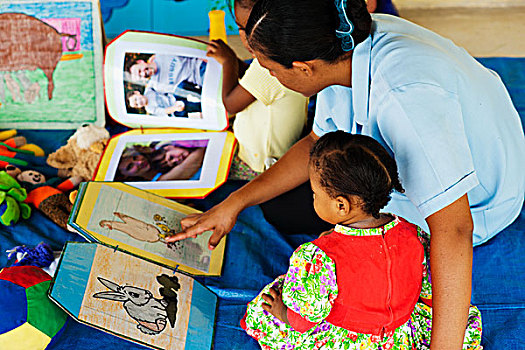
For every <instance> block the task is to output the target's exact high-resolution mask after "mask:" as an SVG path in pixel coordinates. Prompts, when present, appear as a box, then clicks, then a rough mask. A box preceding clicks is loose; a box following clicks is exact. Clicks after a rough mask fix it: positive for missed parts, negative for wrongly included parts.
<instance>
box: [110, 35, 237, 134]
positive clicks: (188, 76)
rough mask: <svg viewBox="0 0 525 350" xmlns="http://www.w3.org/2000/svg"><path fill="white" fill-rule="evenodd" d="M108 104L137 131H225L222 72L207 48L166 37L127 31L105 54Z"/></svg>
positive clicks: (112, 43)
mask: <svg viewBox="0 0 525 350" xmlns="http://www.w3.org/2000/svg"><path fill="white" fill-rule="evenodd" d="M104 83H105V94H106V104H107V107H108V112H109V114H110V116H111V117H112V118H113V119H115V120H116V121H117V122H119V123H120V124H124V125H126V126H129V127H132V128H138V127H172V128H191V129H205V130H224V129H226V128H227V127H228V117H227V114H226V110H225V108H224V105H223V103H222V92H221V89H222V66H221V65H220V64H219V63H218V62H217V61H216V60H215V59H213V58H210V57H207V56H206V43H204V42H201V41H197V40H194V39H190V38H184V37H178V36H173V35H167V34H158V33H146V32H136V31H126V32H124V33H123V34H122V35H120V36H119V37H117V38H116V39H115V40H113V41H112V42H111V43H110V44H109V45H108V46H107V49H106V56H105V61H104Z"/></svg>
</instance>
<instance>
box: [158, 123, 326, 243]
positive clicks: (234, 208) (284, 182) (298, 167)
mask: <svg viewBox="0 0 525 350" xmlns="http://www.w3.org/2000/svg"><path fill="white" fill-rule="evenodd" d="M317 139H318V137H317V135H315V134H314V133H313V132H312V133H310V134H309V135H307V136H306V137H304V138H303V139H301V140H300V141H298V142H297V143H296V144H295V145H294V146H293V147H292V148H290V150H289V151H288V152H287V153H286V154H285V155H284V156H283V157H282V158H281V159H279V161H278V162H277V163H275V164H274V165H273V166H272V167H271V168H270V169H268V170H267V171H265V172H264V173H262V174H261V175H259V176H257V177H256V178H255V179H254V180H252V181H250V182H249V183H247V184H246V185H244V186H243V187H241V188H240V189H238V190H237V191H235V192H233V193H232V194H230V195H229V196H228V197H227V198H226V199H225V200H224V201H223V202H221V203H219V204H217V205H216V206H215V207H213V208H211V209H210V210H208V211H207V212H205V213H202V214H196V215H190V216H188V217H186V218H184V219H183V220H182V222H181V225H182V228H183V230H182V231H181V232H180V233H178V234H177V235H175V236H172V237H170V238H169V239H167V240H169V241H177V240H180V239H184V238H188V237H194V236H196V235H199V234H201V233H203V232H204V231H209V230H212V231H213V235H212V236H211V237H210V240H209V247H210V249H213V248H214V247H215V246H216V245H217V244H218V243H219V241H220V240H221V239H222V237H224V236H225V235H226V234H227V233H228V232H230V231H231V229H232V228H233V226H234V225H235V221H236V220H237V216H238V215H239V213H240V212H241V211H242V210H243V209H245V208H247V207H249V206H252V205H255V204H259V203H262V202H265V201H267V200H270V199H272V198H274V197H277V196H278V195H280V194H282V193H284V192H287V191H289V190H291V189H293V188H295V187H297V186H299V185H300V184H302V183H304V182H306V181H307V180H308V160H309V155H310V149H311V148H312V146H313V144H314V143H315V141H316V140H317Z"/></svg>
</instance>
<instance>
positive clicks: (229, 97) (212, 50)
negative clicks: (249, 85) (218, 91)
mask: <svg viewBox="0 0 525 350" xmlns="http://www.w3.org/2000/svg"><path fill="white" fill-rule="evenodd" d="M206 55H207V56H208V57H213V58H215V59H216V60H217V61H218V62H219V63H220V64H222V74H223V78H222V102H223V103H224V107H225V108H226V111H227V112H228V113H229V114H235V113H238V112H240V111H242V110H243V109H245V108H246V107H248V106H249V105H250V104H251V103H252V102H253V101H255V97H253V95H252V94H250V93H249V92H248V91H247V90H246V89H244V88H243V87H242V86H240V85H239V77H240V73H241V72H243V71H244V70H245V67H246V66H244V65H245V63H244V62H242V61H241V60H239V59H238V58H237V55H236V54H235V52H233V50H232V49H231V48H230V47H229V46H228V45H227V44H226V43H224V42H223V41H222V40H213V41H212V42H211V43H210V44H209V45H208V52H207V54H206Z"/></svg>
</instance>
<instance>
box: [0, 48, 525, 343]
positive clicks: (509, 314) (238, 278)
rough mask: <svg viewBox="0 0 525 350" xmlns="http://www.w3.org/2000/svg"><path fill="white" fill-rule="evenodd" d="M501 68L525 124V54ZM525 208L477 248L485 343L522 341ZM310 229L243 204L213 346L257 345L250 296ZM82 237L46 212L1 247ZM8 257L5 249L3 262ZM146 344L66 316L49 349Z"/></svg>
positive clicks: (229, 186)
mask: <svg viewBox="0 0 525 350" xmlns="http://www.w3.org/2000/svg"><path fill="white" fill-rule="evenodd" d="M480 61H481V62H482V63H483V64H484V65H485V66H487V67H489V68H492V69H494V70H495V71H497V72H498V73H499V74H500V75H501V77H502V79H503V81H504V82H505V83H506V85H507V86H508V88H509V92H510V94H511V97H512V98H513V100H514V103H515V105H516V107H517V108H518V111H519V112H520V115H521V116H522V122H523V123H524V124H525V59H523V58H488V59H480ZM22 134H24V135H26V136H27V137H28V139H29V140H30V141H31V142H34V143H37V144H39V145H41V146H44V148H45V149H46V150H47V151H52V150H54V149H56V148H58V147H59V146H60V145H62V144H65V141H66V140H67V138H68V137H69V135H70V134H71V133H70V132H59V133H56V132H43V131H38V132H36V131H35V132H32V131H26V132H23V133H22ZM241 185H242V182H228V183H226V184H225V185H223V186H222V187H221V188H219V189H218V190H216V191H215V192H213V193H212V194H210V195H209V196H208V197H207V198H206V199H204V200H199V201H196V203H195V204H196V206H197V207H198V208H199V209H202V210H206V209H208V208H210V207H211V206H212V205H214V204H215V203H218V202H219V201H221V200H222V199H223V198H225V197H226V196H227V195H228V194H229V193H231V192H232V191H233V190H235V189H236V188H238V187H239V186H241ZM524 233H525V211H523V212H522V213H521V215H520V216H519V218H518V219H517V220H516V221H515V222H514V223H513V224H512V225H511V226H510V227H509V228H507V229H506V230H505V231H503V232H502V233H500V234H498V235H497V236H496V237H495V238H493V239H492V240H490V241H489V242H487V243H485V244H484V245H482V246H479V247H476V248H475V249H474V269H473V292H472V302H473V303H474V304H476V305H477V306H478V307H479V308H480V310H481V312H482V317H483V345H484V346H485V349H487V350H495V349H523V348H524V345H523V339H525V328H524V327H523V323H524V321H525V279H524V278H523V276H524V271H525V259H524V257H525V235H524ZM312 238H313V237H309V236H307V235H294V236H283V235H281V234H280V233H279V232H277V231H276V230H275V228H273V227H272V226H271V225H270V224H268V223H267V222H266V221H265V220H264V217H263V215H262V212H261V210H260V208H259V207H258V206H255V207H251V208H248V209H246V210H244V211H243V212H242V213H241V214H240V216H239V220H238V222H237V224H236V226H235V227H234V229H233V230H232V232H231V233H230V234H229V235H228V237H227V245H226V254H225V263H224V270H223V275H222V276H221V277H216V278H199V280H200V281H201V282H203V283H204V284H205V285H207V286H208V287H209V288H210V289H211V290H212V291H214V292H215V293H216V294H217V295H218V296H219V305H218V311H217V323H216V328H215V338H214V349H215V350H226V349H228V350H229V349H244V350H251V349H258V348H259V347H258V346H257V343H256V342H255V341H253V340H252V338H250V337H249V336H247V335H246V334H245V333H244V332H243V331H242V330H241V328H240V326H239V320H240V318H241V317H242V316H243V314H244V311H245V307H246V303H247V302H248V301H249V300H251V299H252V298H253V297H254V296H255V295H256V294H257V293H258V292H259V290H260V289H261V288H262V287H263V286H264V285H265V284H267V283H269V282H270V281H271V280H272V279H273V278H274V277H275V276H277V275H279V274H282V273H284V272H285V270H286V267H287V264H288V258H289V256H290V255H291V253H292V252H293V250H294V249H295V248H296V247H297V246H298V245H299V244H301V243H303V242H305V241H308V240H311V239H312ZM67 240H77V241H82V240H83V239H82V238H81V237H80V236H78V235H75V234H72V233H69V232H66V231H64V230H62V229H61V228H59V227H58V226H56V225H55V224H53V223H52V222H51V221H49V220H48V219H47V218H45V217H43V216H42V215H41V214H40V213H38V212H35V213H34V214H33V215H32V217H31V218H30V219H29V220H27V221H21V222H20V223H18V224H16V225H15V226H13V227H0V249H1V251H5V250H6V249H10V248H12V247H14V246H16V245H20V244H26V245H28V246H34V245H36V244H38V243H39V242H41V241H45V242H47V243H49V244H50V245H51V246H52V247H53V248H54V249H57V250H58V249H60V248H61V247H62V245H63V244H64V242H65V241H67ZM6 264H9V262H8V261H7V259H6V256H5V255H0V266H5V265H6ZM99 348H115V349H118V348H125V349H146V348H145V347H142V346H140V345H137V344H134V343H131V342H128V341H126V340H123V339H120V338H118V337H115V336H112V335H110V334H107V333H104V332H102V331H99V330H96V329H94V328H91V327H88V326H85V325H82V324H80V323H78V322H75V321H74V320H72V319H68V322H67V323H66V326H65V327H64V328H63V329H62V331H61V332H60V333H59V334H58V335H57V336H56V337H55V338H54V339H53V341H52V342H51V344H49V346H48V349H67V350H70V349H77V350H82V349H86V350H87V349H99Z"/></svg>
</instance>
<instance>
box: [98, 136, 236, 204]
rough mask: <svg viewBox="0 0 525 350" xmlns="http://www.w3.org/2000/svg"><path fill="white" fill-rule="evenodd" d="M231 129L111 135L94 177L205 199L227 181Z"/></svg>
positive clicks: (232, 140) (233, 143)
mask: <svg viewBox="0 0 525 350" xmlns="http://www.w3.org/2000/svg"><path fill="white" fill-rule="evenodd" d="M235 146H236V141H235V137H234V136H233V133H231V132H227V131H225V132H199V131H198V130H187V129H134V130H131V131H128V132H125V133H122V134H120V135H117V136H115V137H113V138H111V139H110V140H109V143H108V145H107V147H106V149H105V151H104V154H103V155H102V157H101V160H100V164H99V167H98V169H97V171H96V173H95V175H94V178H93V179H94V180H95V181H119V182H125V183H127V184H130V185H132V186H134V187H137V188H140V189H144V190H148V191H150V192H152V193H155V194H158V195H161V196H164V197H170V198H203V197H205V196H206V195H207V194H208V193H210V192H211V191H213V190H214V189H215V188H217V187H218V186H220V185H221V184H222V183H224V182H225V181H226V178H227V176H228V172H229V169H230V165H231V160H232V157H233V152H234V150H235Z"/></svg>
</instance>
